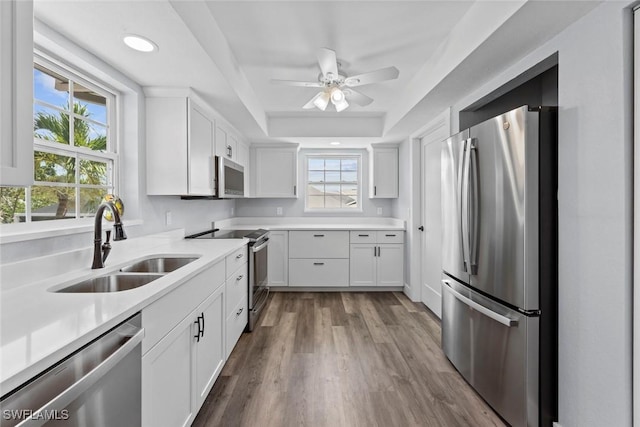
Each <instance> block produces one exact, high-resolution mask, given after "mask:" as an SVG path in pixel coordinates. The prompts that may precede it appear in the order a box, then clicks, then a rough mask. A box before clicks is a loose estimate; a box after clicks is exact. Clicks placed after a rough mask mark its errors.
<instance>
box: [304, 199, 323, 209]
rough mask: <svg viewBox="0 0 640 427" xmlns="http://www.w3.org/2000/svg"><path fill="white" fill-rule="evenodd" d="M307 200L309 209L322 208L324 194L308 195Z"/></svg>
mask: <svg viewBox="0 0 640 427" xmlns="http://www.w3.org/2000/svg"><path fill="white" fill-rule="evenodd" d="M307 201H308V206H307V207H308V208H309V209H318V208H324V196H308V197H307Z"/></svg>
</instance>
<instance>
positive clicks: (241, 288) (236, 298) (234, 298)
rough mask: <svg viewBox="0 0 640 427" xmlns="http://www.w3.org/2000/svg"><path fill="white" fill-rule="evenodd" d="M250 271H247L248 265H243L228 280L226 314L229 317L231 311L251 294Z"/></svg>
mask: <svg viewBox="0 0 640 427" xmlns="http://www.w3.org/2000/svg"><path fill="white" fill-rule="evenodd" d="M248 276H249V271H248V270H247V264H246V263H245V264H243V265H242V266H241V267H240V268H238V269H237V270H236V271H235V272H234V273H233V274H232V275H231V276H230V277H229V278H228V279H227V288H226V295H227V296H226V299H227V303H226V310H225V313H226V315H227V316H228V315H229V314H231V310H233V308H234V307H235V306H236V305H238V303H240V301H241V300H242V298H246V297H247V295H248V292H249V288H248V284H249V277H248Z"/></svg>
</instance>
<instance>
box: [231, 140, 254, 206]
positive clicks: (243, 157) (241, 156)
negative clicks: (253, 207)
mask: <svg viewBox="0 0 640 427" xmlns="http://www.w3.org/2000/svg"><path fill="white" fill-rule="evenodd" d="M237 151H238V156H237V157H236V159H235V161H236V162H238V163H240V164H241V165H242V166H244V197H250V196H251V188H250V186H251V167H250V163H251V159H250V155H249V146H248V145H247V144H245V143H244V142H242V141H238V148H237Z"/></svg>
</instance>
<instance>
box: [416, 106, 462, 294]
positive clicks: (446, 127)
mask: <svg viewBox="0 0 640 427" xmlns="http://www.w3.org/2000/svg"><path fill="white" fill-rule="evenodd" d="M439 132H442V134H446V135H445V136H444V138H442V140H444V139H446V138H447V137H449V136H450V135H451V108H450V107H448V108H447V109H446V110H444V111H443V112H441V113H440V114H438V115H437V116H435V117H434V118H433V119H432V120H431V121H430V122H429V123H427V124H426V125H425V126H423V127H421V128H420V129H418V130H417V131H416V132H415V133H413V134H412V135H411V136H410V137H409V149H410V152H409V167H410V171H411V183H410V184H411V185H410V194H411V196H412V197H411V208H410V209H411V214H410V215H409V221H408V224H407V241H408V254H409V257H408V258H409V283H410V287H409V289H408V291H409V292H407V290H405V293H406V294H407V295H408V296H409V298H410V299H411V300H412V301H414V302H421V301H422V294H421V293H422V262H421V260H422V236H423V234H424V233H422V232H420V231H419V230H418V227H420V226H421V225H422V221H423V212H422V139H423V138H425V137H428V136H429V135H434V138H435V137H436V135H439Z"/></svg>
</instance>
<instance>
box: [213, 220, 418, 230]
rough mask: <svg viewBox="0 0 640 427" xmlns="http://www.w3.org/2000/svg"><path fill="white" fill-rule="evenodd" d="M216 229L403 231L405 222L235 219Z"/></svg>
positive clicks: (225, 221) (224, 221) (220, 224)
mask: <svg viewBox="0 0 640 427" xmlns="http://www.w3.org/2000/svg"><path fill="white" fill-rule="evenodd" d="M215 226H216V228H220V229H230V228H243V229H244V228H246V229H254V228H264V229H266V230H404V229H405V228H406V227H405V222H404V221H403V220H401V219H396V218H376V217H235V218H229V219H225V220H222V221H216V223H215Z"/></svg>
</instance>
